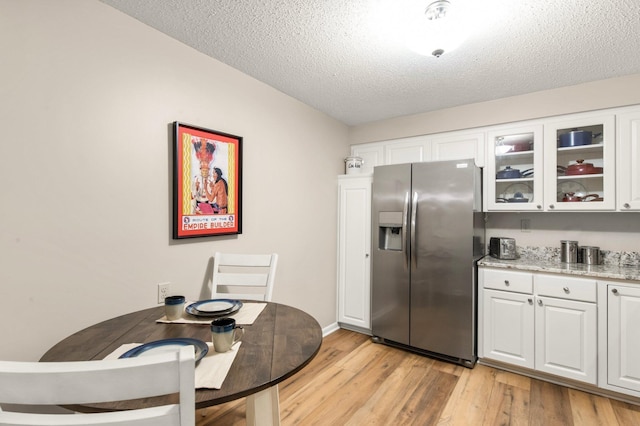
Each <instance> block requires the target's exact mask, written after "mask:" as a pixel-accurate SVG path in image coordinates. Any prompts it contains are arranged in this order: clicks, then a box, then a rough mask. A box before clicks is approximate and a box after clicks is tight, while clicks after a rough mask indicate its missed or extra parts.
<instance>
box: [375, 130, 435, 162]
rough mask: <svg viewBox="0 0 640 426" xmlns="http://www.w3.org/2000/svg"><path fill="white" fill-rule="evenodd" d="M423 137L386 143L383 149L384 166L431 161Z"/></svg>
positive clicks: (429, 152)
mask: <svg viewBox="0 0 640 426" xmlns="http://www.w3.org/2000/svg"><path fill="white" fill-rule="evenodd" d="M427 144H428V142H427V138H426V137H425V136H416V137H412V138H405V139H401V140H397V141H394V142H392V143H388V144H386V145H385V147H384V163H385V164H403V163H420V162H423V161H430V160H431V151H430V150H429V146H428V145H427Z"/></svg>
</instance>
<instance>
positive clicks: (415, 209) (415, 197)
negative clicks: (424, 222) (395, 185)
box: [411, 192, 418, 268]
mask: <svg viewBox="0 0 640 426" xmlns="http://www.w3.org/2000/svg"><path fill="white" fill-rule="evenodd" d="M417 214H418V193H417V192H414V193H413V200H411V258H412V259H413V266H414V268H417V267H418V255H417V252H416V241H417V240H416V216H417Z"/></svg>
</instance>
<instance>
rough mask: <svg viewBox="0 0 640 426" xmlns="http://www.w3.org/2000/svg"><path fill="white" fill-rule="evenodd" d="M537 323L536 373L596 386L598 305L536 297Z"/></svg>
mask: <svg viewBox="0 0 640 426" xmlns="http://www.w3.org/2000/svg"><path fill="white" fill-rule="evenodd" d="M535 323H536V325H535V329H536V331H535V347H536V350H535V369H536V370H538V371H544V372H545V373H550V374H555V375H557V376H562V377H567V378H570V379H574V380H579V381H581V382H586V383H590V384H592V385H595V384H596V383H597V381H598V376H597V371H598V369H597V363H598V345H597V340H596V336H597V327H596V324H597V309H596V304H595V303H585V302H577V301H574V300H564V299H554V298H551V297H541V296H537V297H536V313H535Z"/></svg>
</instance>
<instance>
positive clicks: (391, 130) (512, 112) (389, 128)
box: [349, 74, 640, 144]
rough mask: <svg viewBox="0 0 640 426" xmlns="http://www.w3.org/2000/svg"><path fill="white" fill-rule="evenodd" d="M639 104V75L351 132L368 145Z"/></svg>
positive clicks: (376, 124)
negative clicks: (369, 143)
mask: <svg viewBox="0 0 640 426" xmlns="http://www.w3.org/2000/svg"><path fill="white" fill-rule="evenodd" d="M635 104H640V74H634V75H629V76H625V77H618V78H612V79H609V80H600V81H594V82H591V83H584V84H578V85H575V86H569V87H562V88H560V89H553V90H544V91H540V92H534V93H528V94H526V95H520V96H512V97H509V98H502V99H496V100H493V101H487V102H479V103H476V104H469V105H462V106H459V107H454V108H447V109H441V110H438V111H431V112H427V113H422V114H415V115H407V116H403V117H397V118H392V119H389V120H381V121H376V122H373V123H367V124H362V125H359V126H354V127H352V128H350V129H349V143H350V144H357V143H365V142H375V141H384V140H390V139H398V138H405V137H409V136H418V135H428V134H432V133H442V132H448V131H452V130H461V129H470V128H474V127H483V126H490V125H496V124H503V123H511V122H514V121H522V120H530V119H535V118H543V117H550V116H555V115H562V114H570V113H574V112H583V111H592V110H598V109H604V108H613V107H620V106H625V105H635Z"/></svg>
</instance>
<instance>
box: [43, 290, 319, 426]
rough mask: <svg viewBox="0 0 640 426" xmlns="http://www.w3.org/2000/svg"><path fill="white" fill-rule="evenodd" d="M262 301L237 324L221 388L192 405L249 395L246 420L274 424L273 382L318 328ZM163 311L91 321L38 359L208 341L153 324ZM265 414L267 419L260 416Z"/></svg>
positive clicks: (302, 354) (201, 393)
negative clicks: (250, 318)
mask: <svg viewBox="0 0 640 426" xmlns="http://www.w3.org/2000/svg"><path fill="white" fill-rule="evenodd" d="M245 303H250V301H246V302H245ZM264 303H266V307H265V308H264V310H263V311H262V312H261V313H260V315H259V316H258V317H257V319H256V320H255V321H254V323H253V324H252V325H248V326H243V327H244V330H245V332H244V337H243V339H242V345H241V346H240V347H239V348H238V354H237V355H236V358H235V360H234V361H233V364H232V365H231V368H230V370H229V372H228V374H227V376H226V378H225V380H224V382H223V384H222V387H221V389H197V390H196V408H204V407H208V406H212V405H217V404H222V403H225V402H228V401H232V400H235V399H238V398H242V397H249V398H248V399H247V424H259V423H264V424H278V423H279V405H278V388H277V385H278V383H280V382H282V381H283V380H285V379H287V378H288V377H291V376H292V375H294V374H295V373H297V372H298V371H300V370H301V369H302V368H303V367H304V366H306V365H307V364H308V363H309V362H310V361H311V360H312V359H313V357H314V356H315V355H316V354H317V353H318V351H319V349H320V345H321V343H322V329H321V328H320V325H319V324H318V322H317V321H316V320H315V319H314V318H313V317H312V316H310V315H309V314H307V313H305V312H303V311H301V310H300V309H297V308H294V307H291V306H287V305H283V304H279V303H274V302H264ZM163 315H164V307H163V306H158V307H154V308H150V309H145V310H142V311H137V312H133V313H130V314H126V315H122V316H119V317H116V318H113V319H110V320H107V321H104V322H101V323H98V324H95V325H92V326H90V327H87V328H85V329H84V330H81V331H78V332H77V333H74V334H72V335H71V336H69V337H67V338H65V339H64V340H62V341H60V342H59V343H57V344H56V345H55V346H53V347H52V348H51V349H49V350H48V351H47V352H46V353H45V354H44V355H43V356H42V358H41V359H40V361H48V362H51V361H86V360H101V359H104V357H105V356H107V355H109V354H110V353H112V352H113V351H115V350H116V349H118V348H119V347H120V346H121V345H123V344H127V343H132V342H136V343H148V342H153V341H156V340H161V339H169V338H176V337H187V338H194V339H199V340H202V341H205V342H209V341H210V340H211V331H210V328H209V327H208V326H206V325H201V324H176V323H169V324H167V323H158V322H156V320H158V319H159V318H161V317H162V316H163ZM162 398H171V397H170V396H169V397H162ZM157 403H158V399H155V400H154V399H151V400H148V401H146V400H145V401H140V400H137V401H125V402H118V403H114V404H110V405H109V404H99V405H93V406H92V405H83V406H81V407H73V408H74V409H76V410H78V411H84V412H88V411H105V410H110V409H111V410H113V409H126V408H133V407H136V408H139V407H144V406H150V405H154V404H157ZM269 416H271V417H272V418H273V421H268V420H265V419H268V417H269Z"/></svg>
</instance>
